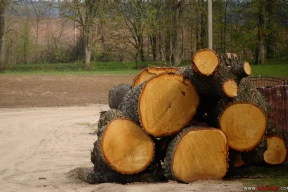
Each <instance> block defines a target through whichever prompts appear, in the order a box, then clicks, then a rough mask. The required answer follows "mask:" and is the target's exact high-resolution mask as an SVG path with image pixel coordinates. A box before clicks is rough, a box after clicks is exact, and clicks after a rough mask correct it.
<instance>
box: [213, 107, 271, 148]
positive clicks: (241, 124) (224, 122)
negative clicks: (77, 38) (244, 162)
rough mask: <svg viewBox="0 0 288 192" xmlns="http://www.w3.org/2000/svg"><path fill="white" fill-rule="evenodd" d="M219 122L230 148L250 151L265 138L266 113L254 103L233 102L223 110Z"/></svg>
mask: <svg viewBox="0 0 288 192" xmlns="http://www.w3.org/2000/svg"><path fill="white" fill-rule="evenodd" d="M219 123H220V128H221V130H222V131H223V132H224V133H225V135H226V136H227V138H228V144H229V147H230V148H232V149H234V150H236V151H249V150H252V149H253V148H255V147H256V146H257V144H258V143H259V142H260V141H261V139H262V138H263V136H264V134H265V131H266V125H267V119H266V115H265V113H264V112H263V111H262V110H261V109H260V108H259V107H257V106H256V105H254V104H251V103H232V104H231V105H229V106H228V107H227V108H225V109H224V111H223V112H222V114H221V116H220V121H219Z"/></svg>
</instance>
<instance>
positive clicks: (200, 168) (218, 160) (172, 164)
mask: <svg viewBox="0 0 288 192" xmlns="http://www.w3.org/2000/svg"><path fill="white" fill-rule="evenodd" d="M227 157H228V146H227V139H226V136H225V134H224V133H223V132H222V131H221V130H219V129H214V128H206V127H204V128H203V127H193V128H191V127H190V128H186V129H184V130H183V131H182V132H181V133H179V134H178V135H177V136H176V137H175V138H174V139H173V140H172V141H171V142H170V143H169V146H168V149H167V154H166V157H165V160H164V169H165V170H164V171H165V175H166V177H167V178H168V179H176V180H179V181H182V182H185V183H190V182H192V181H197V180H203V179H221V178H222V177H224V176H225V175H226V172H227V169H228V163H227Z"/></svg>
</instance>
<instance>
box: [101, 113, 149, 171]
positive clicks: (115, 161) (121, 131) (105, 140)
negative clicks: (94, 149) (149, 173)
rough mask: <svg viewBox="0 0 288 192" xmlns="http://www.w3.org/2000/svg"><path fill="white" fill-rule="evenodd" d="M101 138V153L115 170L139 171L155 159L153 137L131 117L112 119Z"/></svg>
mask: <svg viewBox="0 0 288 192" xmlns="http://www.w3.org/2000/svg"><path fill="white" fill-rule="evenodd" d="M99 139H100V140H99V143H100V151H101V153H100V154H99V155H101V156H102V158H103V160H104V161H105V162H106V163H107V164H108V165H109V166H110V167H111V168H112V169H113V170H115V171H117V172H120V173H122V174H135V173H139V172H141V171H143V170H145V169H146V168H147V167H148V166H149V165H150V163H151V162H152V160H153V157H154V143H153V141H152V139H151V138H150V137H149V136H148V135H147V134H146V133H145V132H144V131H143V130H142V129H141V128H140V127H139V126H138V125H137V124H135V123H134V122H132V121H131V120H129V119H125V118H117V119H114V120H112V121H111V122H110V123H109V124H108V125H107V126H106V127H105V128H104V130H103V133H102V136H101V137H100V138H99Z"/></svg>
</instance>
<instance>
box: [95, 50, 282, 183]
mask: <svg viewBox="0 0 288 192" xmlns="http://www.w3.org/2000/svg"><path fill="white" fill-rule="evenodd" d="M231 63H232V65H231ZM250 74H251V68H250V65H249V63H247V62H240V61H239V60H238V59H237V60H236V61H233V62H230V63H229V64H227V62H225V59H223V58H222V59H219V57H218V56H217V54H216V53H215V52H214V51H212V50H209V49H203V50H200V51H198V52H197V53H196V54H195V55H194V56H193V58H192V65H190V66H187V67H183V68H158V67H150V68H146V69H144V70H143V71H142V72H141V73H140V74H139V75H138V76H137V77H136V78H135V80H134V82H133V83H132V85H123V84H121V85H117V86H115V87H113V88H112V89H111V90H110V92H109V98H108V100H109V106H110V108H111V109H110V110H109V111H106V112H102V113H101V115H100V120H99V123H98V132H97V136H98V140H97V141H96V142H95V143H94V149H93V151H92V152H91V160H92V162H93V164H94V176H93V183H101V182H120V183H127V182H137V181H138V182H139V181H140V182H141V181H145V182H146V181H148V180H149V181H163V180H165V179H173V180H177V181H180V182H185V183H190V182H193V181H196V180H203V179H221V178H223V177H224V176H225V175H226V173H227V171H228V168H229V166H228V159H229V160H230V166H231V165H232V166H233V167H239V166H242V165H245V164H246V165H248V164H251V162H252V161H254V162H263V161H264V162H266V163H268V164H281V163H283V162H284V161H285V159H286V156H287V149H286V145H285V142H284V140H283V138H281V137H280V136H278V135H277V134H276V133H275V132H274V131H273V129H272V128H271V126H268V125H270V123H269V122H267V117H268V116H269V113H270V108H269V105H268V104H267V102H266V101H265V99H264V97H263V96H262V95H261V94H260V93H259V92H258V91H257V90H256V88H255V87H253V85H251V83H250V82H249V80H247V78H246V77H247V76H249V75H250ZM267 127H268V128H267ZM268 133H269V134H268ZM229 151H230V154H229ZM255 159H257V160H258V161H255ZM164 176H165V177H164ZM144 178H145V179H144ZM147 178H150V179H148V180H147Z"/></svg>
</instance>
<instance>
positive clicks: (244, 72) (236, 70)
mask: <svg viewBox="0 0 288 192" xmlns="http://www.w3.org/2000/svg"><path fill="white" fill-rule="evenodd" d="M230 70H231V72H232V73H233V74H234V75H236V77H238V78H239V79H242V78H243V77H248V76H250V75H251V73H252V70H251V67H250V64H249V63H248V62H246V61H245V62H241V63H235V64H234V65H232V66H231V67H230Z"/></svg>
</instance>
